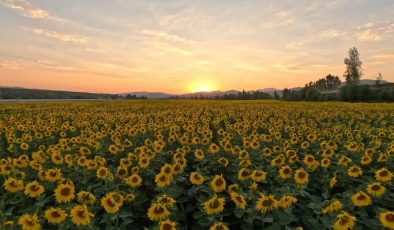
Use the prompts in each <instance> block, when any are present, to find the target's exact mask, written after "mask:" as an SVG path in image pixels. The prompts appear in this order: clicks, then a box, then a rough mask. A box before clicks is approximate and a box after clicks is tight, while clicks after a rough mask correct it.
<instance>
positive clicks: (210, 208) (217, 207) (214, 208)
mask: <svg viewBox="0 0 394 230" xmlns="http://www.w3.org/2000/svg"><path fill="white" fill-rule="evenodd" d="M225 203H226V199H225V198H218V197H217V195H216V194H215V195H214V196H213V197H212V198H210V199H209V200H207V201H205V202H204V203H202V206H203V208H204V211H205V212H206V213H207V214H208V215H214V214H218V213H221V212H223V210H224V204H225Z"/></svg>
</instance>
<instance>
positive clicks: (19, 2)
mask: <svg viewBox="0 0 394 230" xmlns="http://www.w3.org/2000/svg"><path fill="white" fill-rule="evenodd" d="M2 4H3V5H4V6H5V7H8V8H10V9H13V10H16V11H19V12H20V13H21V14H22V15H23V16H24V17H27V18H35V19H50V20H56V21H62V20H63V19H61V18H59V17H56V16H52V15H50V14H49V13H48V12H47V11H46V10H44V9H41V8H38V7H36V6H33V5H32V4H31V3H30V2H29V1H26V0H4V1H2Z"/></svg>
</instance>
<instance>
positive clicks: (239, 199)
mask: <svg viewBox="0 0 394 230" xmlns="http://www.w3.org/2000/svg"><path fill="white" fill-rule="evenodd" d="M235 200H237V201H238V202H239V203H243V201H242V198H241V197H240V196H236V197H235Z"/></svg>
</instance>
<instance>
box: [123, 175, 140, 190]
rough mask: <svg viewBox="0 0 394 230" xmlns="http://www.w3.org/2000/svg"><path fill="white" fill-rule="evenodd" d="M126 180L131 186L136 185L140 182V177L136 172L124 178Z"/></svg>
mask: <svg viewBox="0 0 394 230" xmlns="http://www.w3.org/2000/svg"><path fill="white" fill-rule="evenodd" d="M126 181H127V184H128V185H129V186H130V187H132V188H135V187H138V186H140V185H141V183H142V179H141V177H140V176H139V175H138V174H133V175H131V176H129V177H128V178H127V179H126Z"/></svg>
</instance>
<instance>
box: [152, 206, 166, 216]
mask: <svg viewBox="0 0 394 230" xmlns="http://www.w3.org/2000/svg"><path fill="white" fill-rule="evenodd" d="M153 212H154V213H155V214H157V215H160V214H162V213H164V208H163V207H161V206H158V207H156V208H155V209H154V210H153Z"/></svg>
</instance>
